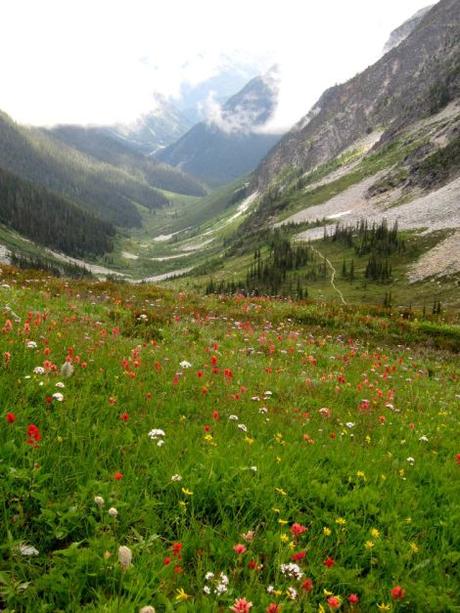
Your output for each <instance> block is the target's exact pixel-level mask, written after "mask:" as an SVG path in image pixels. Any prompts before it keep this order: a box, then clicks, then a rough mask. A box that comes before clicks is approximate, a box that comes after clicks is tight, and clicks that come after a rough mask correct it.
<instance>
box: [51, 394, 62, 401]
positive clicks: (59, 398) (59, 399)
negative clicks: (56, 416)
mask: <svg viewBox="0 0 460 613" xmlns="http://www.w3.org/2000/svg"><path fill="white" fill-rule="evenodd" d="M53 399H54V400H57V401H58V402H62V401H63V400H64V395H63V394H61V392H55V393H54V394H53Z"/></svg>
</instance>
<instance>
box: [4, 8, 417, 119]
mask: <svg viewBox="0 0 460 613" xmlns="http://www.w3.org/2000/svg"><path fill="white" fill-rule="evenodd" d="M428 3H429V0H428V1H427V0H386V1H385V2H379V3H376V2H369V0H348V2H343V0H322V1H321V2H316V1H309V0H284V1H283V2H282V3H279V2H274V1H271V0H251V1H248V0H233V1H232V2H226V1H225V2H224V1H223V0H195V1H194V2H190V0H168V2H153V1H152V0H65V1H63V0H40V2H37V0H3V1H2V26H3V27H2V36H1V37H0V62H1V75H2V88H1V91H0V109H2V110H5V111H6V112H8V113H10V114H11V115H12V116H13V117H14V118H15V119H17V120H18V121H21V122H28V123H35V124H51V123H55V122H81V123H112V122H118V121H132V120H133V119H135V117H136V116H138V115H139V114H140V113H142V112H145V111H147V110H148V109H149V107H150V106H151V104H152V93H153V92H154V91H158V92H160V93H163V94H165V95H167V96H178V95H179V93H180V90H181V84H183V83H191V84H197V83H200V82H202V81H203V80H206V79H207V78H209V77H210V76H212V75H215V74H216V73H217V72H218V71H219V69H220V67H221V66H223V65H225V64H228V62H229V61H233V60H234V61H236V62H237V63H241V64H244V63H246V64H251V65H256V66H258V67H259V68H260V71H261V72H263V71H265V70H266V69H267V68H268V67H269V66H270V65H271V64H273V63H275V62H276V63H277V64H278V66H279V67H280V75H281V87H280V99H279V106H278V109H277V113H276V118H275V120H274V122H273V125H274V126H275V127H289V126H290V125H292V124H293V123H294V122H295V121H296V120H298V119H299V118H300V116H302V115H303V114H305V112H306V111H307V110H308V108H309V107H310V106H311V105H312V104H313V103H314V102H315V100H316V99H317V98H318V97H319V96H320V94H321V93H322V91H323V90H324V89H325V88H326V87H329V86H330V85H333V84H334V83H335V82H340V81H343V80H345V79H347V78H349V77H351V76H353V74H355V73H356V72H358V71H359V70H362V69H363V68H365V67H366V66H367V65H368V64H370V63H372V62H373V61H375V60H376V59H377V58H378V56H379V54H380V51H381V49H382V47H383V44H384V43H385V41H386V39H387V37H388V34H389V33H390V31H391V30H392V29H394V28H395V27H397V26H398V25H399V24H400V23H401V22H402V21H404V20H405V19H406V18H408V17H409V16H410V15H412V14H413V13H414V12H415V11H416V10H418V9H420V8H421V7H423V6H425V5H426V4H428Z"/></svg>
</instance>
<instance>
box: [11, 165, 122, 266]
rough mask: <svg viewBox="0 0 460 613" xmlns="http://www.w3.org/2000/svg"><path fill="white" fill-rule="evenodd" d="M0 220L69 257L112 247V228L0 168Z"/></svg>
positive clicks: (108, 249) (100, 251) (67, 202)
mask: <svg viewBox="0 0 460 613" xmlns="http://www.w3.org/2000/svg"><path fill="white" fill-rule="evenodd" d="M0 223H2V224H4V225H5V226H7V227H8V228H11V229H13V230H16V231H17V232H19V233H20V234H22V235H23V236H25V237H27V238H29V239H31V240H33V241H34V242H36V243H38V244H39V245H43V246H45V247H50V248H52V249H57V250H59V251H63V252H65V253H67V254H69V255H73V256H77V257H78V256H85V255H101V254H103V253H105V252H108V251H111V250H112V238H113V236H114V234H115V229H114V227H113V226H112V224H110V223H108V222H105V221H102V220H100V219H98V218H97V217H95V216H94V215H92V214H91V213H89V212H87V211H84V210H83V209H81V208H79V207H77V206H76V205H75V204H73V203H72V202H70V201H69V200H66V199H65V198H63V197H61V196H59V195H57V194H54V193H53V192H50V191H49V190H47V189H45V188H43V187H40V186H36V185H33V184H32V183H29V181H24V180H22V179H20V178H19V177H16V176H15V175H13V174H11V173H9V172H6V171H5V170H2V169H0Z"/></svg>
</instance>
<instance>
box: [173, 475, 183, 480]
mask: <svg viewBox="0 0 460 613" xmlns="http://www.w3.org/2000/svg"><path fill="white" fill-rule="evenodd" d="M171 481H182V476H181V475H173V476H172V477H171Z"/></svg>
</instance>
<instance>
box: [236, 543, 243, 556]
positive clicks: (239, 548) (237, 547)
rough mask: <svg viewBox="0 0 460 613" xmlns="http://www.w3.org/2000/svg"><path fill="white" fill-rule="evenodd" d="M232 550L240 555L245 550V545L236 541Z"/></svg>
mask: <svg viewBox="0 0 460 613" xmlns="http://www.w3.org/2000/svg"><path fill="white" fill-rule="evenodd" d="M233 551H234V552H235V553H237V554H238V555H242V554H243V553H244V552H245V551H246V545H242V544H241V543H237V544H236V545H233Z"/></svg>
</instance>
